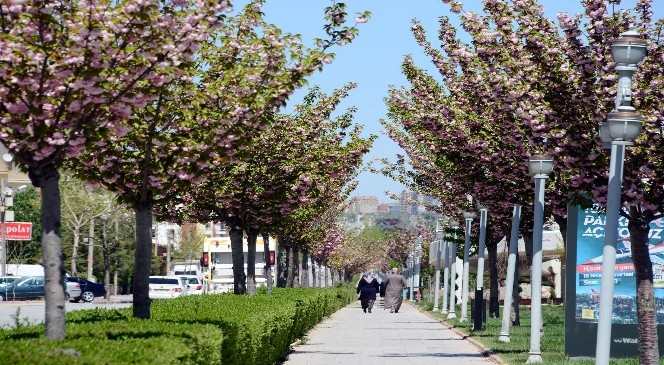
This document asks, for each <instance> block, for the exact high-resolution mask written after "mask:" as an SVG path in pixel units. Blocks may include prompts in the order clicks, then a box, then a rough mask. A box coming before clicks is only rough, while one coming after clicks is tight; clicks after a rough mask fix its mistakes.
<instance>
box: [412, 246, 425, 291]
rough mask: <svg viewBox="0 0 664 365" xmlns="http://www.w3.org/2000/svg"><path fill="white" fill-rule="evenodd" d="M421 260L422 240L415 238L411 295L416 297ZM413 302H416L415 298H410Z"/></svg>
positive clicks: (418, 287)
mask: <svg viewBox="0 0 664 365" xmlns="http://www.w3.org/2000/svg"><path fill="white" fill-rule="evenodd" d="M421 259H422V238H421V237H419V236H418V237H417V240H416V241H415V256H414V261H413V264H414V269H413V294H414V295H415V296H417V294H418V293H419V292H420V266H421V265H420V261H421ZM411 299H412V301H413V302H416V301H417V300H416V299H417V298H415V297H413V298H411Z"/></svg>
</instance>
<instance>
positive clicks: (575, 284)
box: [565, 207, 664, 357]
mask: <svg viewBox="0 0 664 365" xmlns="http://www.w3.org/2000/svg"><path fill="white" fill-rule="evenodd" d="M627 224H628V221H627V219H626V218H625V217H620V220H619V222H618V226H619V228H618V237H619V239H618V241H617V242H616V265H615V274H614V282H615V288H614V297H613V329H612V333H611V334H612V345H611V356H613V357H626V356H634V355H636V354H637V351H638V348H637V346H638V336H637V328H636V324H637V323H638V320H637V314H636V278H635V274H634V264H633V262H632V255H631V244H630V241H629V230H628V227H627ZM605 225H606V215H605V213H604V212H602V211H601V210H599V209H597V208H596V207H593V208H587V209H583V208H579V207H573V208H571V209H570V210H569V214H568V227H567V228H568V231H567V250H566V255H567V260H566V262H567V265H566V266H567V278H566V280H567V293H566V297H567V300H566V341H565V349H566V352H567V354H568V355H569V356H594V351H595V346H594V343H595V340H596V334H597V321H598V319H599V298H600V286H601V284H600V283H601V280H602V249H603V245H604V229H605ZM663 232H664V220H662V219H659V220H657V221H654V222H651V224H650V234H649V237H650V242H649V251H650V258H651V260H652V263H653V271H654V282H655V290H654V291H655V306H656V313H657V323H658V325H659V324H664V233H663ZM658 332H662V328H661V327H660V326H658ZM659 338H660V351H662V334H661V333H660V335H659ZM588 341H592V346H590V344H589V343H588Z"/></svg>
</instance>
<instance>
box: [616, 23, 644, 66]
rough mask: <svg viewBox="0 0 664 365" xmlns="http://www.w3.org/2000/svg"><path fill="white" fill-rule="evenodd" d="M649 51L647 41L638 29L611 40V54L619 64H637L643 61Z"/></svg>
mask: <svg viewBox="0 0 664 365" xmlns="http://www.w3.org/2000/svg"><path fill="white" fill-rule="evenodd" d="M646 53H647V42H646V41H645V40H644V39H642V38H641V35H640V34H639V32H637V31H636V30H629V31H627V32H624V33H621V34H620V37H618V38H617V39H615V40H613V41H612V42H611V54H612V55H613V60H614V61H615V62H616V63H617V64H623V65H636V64H638V63H640V62H641V61H643V59H644V58H645V57H646Z"/></svg>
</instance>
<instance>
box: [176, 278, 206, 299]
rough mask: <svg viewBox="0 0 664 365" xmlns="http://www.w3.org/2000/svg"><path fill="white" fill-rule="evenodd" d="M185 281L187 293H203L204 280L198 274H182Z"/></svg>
mask: <svg viewBox="0 0 664 365" xmlns="http://www.w3.org/2000/svg"><path fill="white" fill-rule="evenodd" d="M180 278H181V279H182V280H184V283H185V289H186V291H185V293H186V295H194V294H196V295H198V294H203V280H202V279H201V278H199V277H198V276H196V275H180Z"/></svg>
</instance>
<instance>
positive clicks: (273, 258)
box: [269, 251, 276, 265]
mask: <svg viewBox="0 0 664 365" xmlns="http://www.w3.org/2000/svg"><path fill="white" fill-rule="evenodd" d="M275 261H276V260H275V257H274V251H270V261H269V264H270V265H274V263H275Z"/></svg>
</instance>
